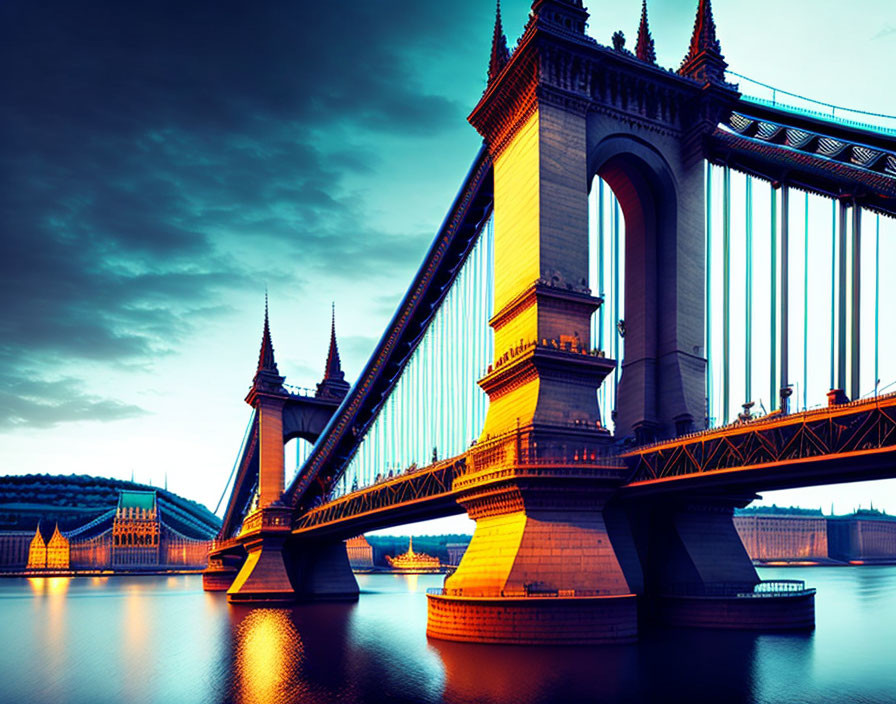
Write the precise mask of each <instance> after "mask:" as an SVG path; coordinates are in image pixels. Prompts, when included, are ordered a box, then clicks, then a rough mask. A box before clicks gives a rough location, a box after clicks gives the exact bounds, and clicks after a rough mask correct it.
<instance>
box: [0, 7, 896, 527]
mask: <svg viewBox="0 0 896 704" xmlns="http://www.w3.org/2000/svg"><path fill="white" fill-rule="evenodd" d="M588 4H589V5H590V7H589V9H590V11H591V22H590V30H589V31H590V32H591V34H592V35H593V36H595V38H597V40H598V41H600V42H602V43H605V44H609V39H610V36H611V35H612V33H613V32H614V31H615V30H616V29H620V28H621V29H622V30H623V31H624V32H625V34H626V36H627V37H628V39H629V45H630V46H631V45H632V44H633V42H634V37H635V33H636V28H637V23H638V19H639V14H640V2H638V0H614V1H613V2H610V1H609V0H603V1H601V0H591V2H590V3H588ZM696 4H697V2H696V0H653V1H652V2H650V4H649V13H650V21H651V28H652V30H653V35H654V38H655V40H656V48H657V55H658V60H659V63H660V64H662V65H664V66H667V67H677V66H678V65H679V63H680V61H681V58H682V57H683V55H684V53H685V51H686V48H687V42H688V39H689V36H690V31H691V27H692V25H693V17H694V10H695V8H696ZM528 6H529V1H528V0H506V1H505V2H504V7H503V15H504V21H505V29H506V31H507V33H508V35H509V38H510V41H511V45H512V44H513V43H514V42H515V40H516V38H517V37H518V36H519V33H520V31H521V30H522V27H523V24H524V23H525V20H526V14H527V11H528ZM714 11H715V16H716V22H717V25H718V28H719V37H720V40H721V42H722V49H723V52H724V54H725V56H726V58H727V60H728V62H729V64H730V66H731V68H732V69H733V70H735V71H737V72H739V73H742V74H746V75H748V76H750V77H752V78H755V79H757V80H760V81H764V82H766V83H771V84H774V85H776V86H778V87H780V88H783V89H789V90H794V91H797V92H801V93H803V94H805V95H809V96H812V97H815V98H817V99H819V100H825V101H828V102H832V103H836V104H841V105H850V106H853V107H858V108H864V109H867V110H872V111H877V112H884V113H889V114H896V92H894V91H893V90H892V88H893V86H892V76H891V75H890V73H891V71H890V67H891V66H892V57H893V55H894V52H896V6H894V5H893V3H892V2H891V0H860V1H859V2H853V3H842V2H840V1H839V0H788V1H787V2H786V3H782V2H780V0H777V1H775V2H772V1H771V0H751V2H750V3H744V2H740V1H739V0H716V2H715V3H714ZM493 15H494V6H493V3H492V2H491V0H454V1H453V2H450V3H449V2H431V1H425V2H403V1H398V0H378V1H377V0H374V1H373V2H370V1H368V2H356V1H355V0H345V1H342V2H319V3H314V4H312V3H309V2H304V1H298V2H286V1H283V0H281V1H279V2H258V3H245V2H229V1H227V0H216V1H215V2H195V1H194V2H152V3H150V2H133V3H130V2H128V3H120V2H79V1H77V0H50V1H49V2H34V1H33V0H4V2H3V3H0V64H2V65H3V66H4V71H3V74H2V76H0V87H2V90H0V161H2V166H0V300H2V308H0V472H4V473H25V472H49V473H66V474H67V473H92V474H99V475H106V476H115V477H121V478H128V477H130V475H131V472H132V471H133V472H134V473H135V475H136V478H137V479H138V480H139V481H152V482H154V483H156V484H161V483H162V482H163V481H164V477H165V475H166V474H167V477H168V485H169V487H170V488H171V489H172V490H174V491H177V492H179V493H181V494H183V495H185V496H188V497H190V498H194V499H197V500H199V501H202V502H203V503H206V504H208V505H210V506H211V507H212V508H214V505H215V503H216V502H217V500H218V497H219V495H220V492H221V490H222V489H223V485H224V482H225V480H226V478H227V476H228V474H229V472H230V468H231V465H232V463H233V460H234V456H235V454H236V452H237V450H238V447H239V442H240V439H241V437H242V433H243V430H244V427H245V424H246V422H247V420H248V416H249V412H250V411H249V407H248V406H246V405H245V404H244V403H243V401H242V398H243V396H244V395H245V392H246V390H247V386H248V384H249V383H250V381H251V377H252V374H253V371H254V365H255V361H256V357H257V350H258V341H259V337H260V331H261V315H262V306H263V298H264V288H265V285H267V287H268V289H269V291H270V296H271V324H272V331H273V337H274V345H275V349H276V353H277V359H278V363H279V365H280V370H281V372H282V373H285V374H286V375H287V377H288V381H289V382H290V383H293V384H297V385H306V386H312V385H313V384H314V383H315V382H316V381H318V380H319V378H320V376H321V374H322V371H323V363H324V358H325V354H326V344H327V336H328V332H329V308H330V301H335V303H336V314H337V329H338V332H339V339H340V347H341V351H342V358H343V362H344V367H345V369H346V373H347V377H348V378H349V380H351V381H353V380H354V379H355V377H356V375H357V373H358V372H359V371H360V369H361V368H362V366H363V364H364V362H365V361H366V359H367V356H368V355H369V353H370V351H371V349H372V347H373V345H374V343H375V342H376V340H377V339H378V338H379V335H380V334H381V333H382V331H383V328H384V327H385V325H386V323H387V322H388V320H389V318H390V317H391V315H392V313H393V312H394V308H395V306H396V305H397V303H398V301H399V298H400V297H401V295H402V294H403V292H404V290H405V288H406V287H407V285H408V283H409V282H410V279H411V276H412V275H413V273H414V271H415V270H416V268H417V266H418V265H419V263H420V261H421V260H422V257H423V254H424V252H425V250H426V248H427V246H428V244H429V242H430V240H431V239H432V237H433V235H434V234H435V231H436V229H437V227H438V225H439V223H440V222H441V220H442V218H443V216H444V214H445V211H446V210H447V208H448V206H449V205H450V202H451V199H452V198H453V196H454V194H455V192H456V190H457V187H458V186H459V185H460V181H461V179H462V178H463V176H464V174H465V173H466V170H467V168H468V166H469V164H470V161H471V160H472V158H473V156H474V154H475V152H476V150H477V148H478V145H479V141H480V140H479V137H478V135H477V134H476V132H475V131H474V130H473V128H472V127H470V126H469V125H468V124H467V123H466V120H465V117H466V115H467V113H468V112H469V110H470V109H471V108H472V107H473V105H474V104H475V103H476V101H477V99H478V97H479V96H480V94H481V92H482V90H483V88H484V87H485V72H486V67H487V63H488V52H489V43H490V38H491V32H492V23H493ZM889 381H892V380H884V383H888V382H889ZM766 499H767V501H772V500H776V501H777V502H778V503H782V502H783V503H788V504H789V503H801V504H803V505H806V506H819V505H823V506H825V508H826V509H827V508H828V507H829V506H830V504H831V502H832V501H834V502H835V503H836V508H837V510H838V511H846V510H848V509H851V508H852V507H853V506H855V505H857V504H859V503H864V504H865V505H867V503H868V501H869V500H870V499H873V500H874V502H875V506H881V507H883V508H886V509H887V510H888V511H891V512H893V513H896V480H894V481H888V482H878V483H875V484H866V485H852V486H849V487H826V488H817V489H810V490H801V491H799V492H786V493H784V494H783V495H782V494H779V495H777V496H776V495H774V494H767V495H766Z"/></svg>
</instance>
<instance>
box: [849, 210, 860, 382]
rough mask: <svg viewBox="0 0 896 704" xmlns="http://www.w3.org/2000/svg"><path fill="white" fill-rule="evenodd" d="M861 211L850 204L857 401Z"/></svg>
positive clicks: (852, 372)
mask: <svg viewBox="0 0 896 704" xmlns="http://www.w3.org/2000/svg"><path fill="white" fill-rule="evenodd" d="M861 267H862V209H861V208H860V207H859V205H858V203H853V204H852V282H851V283H852V301H851V302H852V319H851V320H850V323H851V325H850V338H851V339H850V350H849V356H850V374H849V388H850V392H849V396H850V398H852V399H857V398H859V396H861V395H862V392H861V390H860V388H859V381H860V379H859V361H860V360H859V353H860V348H859V344H860V337H859V334H860V331H861V308H860V305H861V295H862V273H861Z"/></svg>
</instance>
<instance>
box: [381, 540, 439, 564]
mask: <svg viewBox="0 0 896 704" xmlns="http://www.w3.org/2000/svg"><path fill="white" fill-rule="evenodd" d="M386 562H387V563H388V564H389V566H390V567H391V568H392V569H393V570H396V571H397V572H439V571H441V569H442V564H441V563H440V562H439V558H437V557H433V556H432V555H426V554H424V553H422V552H414V539H413V538H409V539H408V551H407V552H406V553H402V554H401V555H396V556H395V557H392V556H390V555H386Z"/></svg>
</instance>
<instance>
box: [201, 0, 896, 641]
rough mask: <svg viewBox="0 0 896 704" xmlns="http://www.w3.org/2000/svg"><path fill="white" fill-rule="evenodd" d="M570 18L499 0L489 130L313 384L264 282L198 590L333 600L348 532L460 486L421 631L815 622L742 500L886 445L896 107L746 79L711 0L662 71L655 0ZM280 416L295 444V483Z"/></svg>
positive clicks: (882, 453) (467, 634)
mask: <svg viewBox="0 0 896 704" xmlns="http://www.w3.org/2000/svg"><path fill="white" fill-rule="evenodd" d="M587 19H588V12H587V10H586V8H585V7H584V6H583V4H582V2H581V0H535V2H533V4H532V11H531V13H530V17H529V21H528V23H527V25H526V27H525V28H524V31H523V34H522V36H521V38H520V40H519V42H518V43H517V45H516V47H515V48H514V50H513V51H512V52H511V51H510V50H509V49H508V46H507V42H506V39H505V36H504V31H503V27H502V24H501V17H500V11H499V13H498V15H497V18H496V23H495V29H494V38H493V44H492V51H491V59H490V62H489V68H488V85H487V88H486V90H485V92H484V94H483V96H482V98H481V100H480V101H479V103H478V104H477V105H476V106H475V107H474V108H473V111H472V112H471V114H470V116H469V121H470V123H471V124H472V125H473V127H474V128H475V129H476V130H477V131H478V132H479V133H480V134H481V135H482V137H483V140H484V144H483V147H482V149H481V150H480V152H479V153H478V154H477V155H476V156H475V158H474V160H473V163H472V166H471V168H470V171H469V173H468V175H467V177H466V178H465V180H464V182H463V184H462V185H461V187H460V190H459V192H458V195H457V197H456V199H455V201H454V202H453V203H452V205H451V207H450V209H449V211H448V214H447V216H446V217H445V220H444V222H443V224H442V226H441V228H440V229H439V231H438V233H437V235H436V237H435V240H434V241H433V244H432V246H431V247H430V249H429V251H428V253H427V254H426V257H425V259H424V261H423V262H422V264H421V266H420V269H419V271H418V272H417V274H416V275H415V277H414V279H413V281H412V282H411V284H410V286H409V288H408V290H407V293H406V295H405V296H404V298H403V300H402V301H401V303H400V305H399V307H398V310H397V311H396V313H395V315H394V317H393V318H392V320H391V322H390V323H389V325H388V326H387V328H386V330H385V332H384V333H383V336H382V338H381V340H380V342H379V343H378V345H377V346H376V349H375V350H374V352H373V354H372V356H371V358H370V360H369V361H368V363H367V365H366V366H365V368H364V369H363V371H362V372H361V374H360V376H359V378H358V380H357V381H356V382H355V383H354V385H352V386H349V384H348V383H346V382H345V380H344V375H343V373H342V370H341V366H340V362H339V353H338V348H337V341H336V334H335V322H334V327H333V330H332V331H331V342H330V350H329V355H328V359H327V364H326V373H325V375H324V379H323V381H322V382H321V383H320V384H318V386H317V389H316V390H315V391H313V392H307V391H306V392H302V391H297V390H295V389H293V388H291V387H288V386H287V385H285V378H284V377H283V376H281V375H280V372H279V370H278V367H277V364H276V361H275V357H274V347H273V342H272V335H271V327H270V324H269V320H268V315H267V308H266V310H265V321H264V330H263V335H262V344H261V351H260V354H259V360H258V367H257V371H256V375H255V378H254V380H253V384H252V387H251V389H250V391H249V394H248V396H247V397H246V401H247V402H248V403H249V404H250V405H251V406H252V408H253V409H254V414H253V416H252V420H251V422H250V425H249V428H248V430H247V433H246V436H245V438H244V442H243V445H242V448H241V451H240V454H239V457H238V460H237V463H236V465H235V467H234V473H233V477H232V479H233V485H232V489H231V492H230V497H229V501H228V504H227V508H226V512H225V517H224V522H223V527H222V529H221V533H220V535H219V539H218V540H217V541H216V543H215V546H214V548H213V550H212V552H211V553H210V560H209V568H208V570H207V571H206V573H205V575H204V584H205V587H206V589H209V590H226V591H227V595H228V599H229V600H230V601H231V602H234V603H248V604H270V603H278V602H279V603H282V602H292V601H295V600H313V599H355V598H357V597H358V587H357V583H356V581H355V579H354V576H353V575H352V572H351V570H350V567H349V564H348V559H347V556H346V551H345V547H344V545H343V543H342V541H343V540H344V539H345V538H347V537H351V536H354V535H357V534H359V533H362V532H364V531H368V530H373V529H377V528H383V527H387V526H395V525H400V524H403V523H409V522H412V521H418V520H422V519H428V518H436V517H441V516H448V515H452V514H458V513H466V514H467V515H469V516H470V517H471V518H473V519H474V520H475V521H476V529H475V532H474V535H473V539H472V542H471V543H470V546H469V549H468V550H467V552H466V554H465V556H464V558H463V560H462V562H461V564H460V566H459V568H458V569H457V571H456V572H455V573H454V574H453V575H451V576H450V577H448V578H447V579H446V580H445V585H444V588H442V589H439V590H435V592H434V593H431V594H429V595H428V604H429V606H428V608H429V614H428V633H429V635H430V636H432V637H437V638H444V639H451V640H466V641H478V642H510V643H594V642H625V641H629V640H632V639H634V638H636V637H637V633H638V628H639V623H644V622H646V621H648V620H657V621H660V622H665V623H670V624H677V625H688V626H702V627H710V628H768V629H794V628H812V627H814V590H812V589H807V588H805V587H804V586H803V585H797V586H794V585H792V584H769V583H763V582H760V580H759V578H758V576H757V573H756V571H755V569H754V568H753V566H752V564H751V562H750V560H749V558H748V556H747V554H746V552H745V550H744V548H743V545H742V544H741V542H740V539H739V538H738V536H737V533H736V532H735V530H734V526H733V522H732V515H733V511H734V509H735V508H736V507H739V506H745V505H746V504H747V503H749V502H750V501H751V500H753V499H754V498H755V496H756V492H757V491H762V490H769V489H780V488H792V487H800V486H809V485H815V484H823V483H836V482H844V481H857V480H865V479H876V478H883V477H893V476H896V460H894V453H896V395H894V394H889V395H887V394H884V393H883V391H886V390H887V389H885V388H882V387H881V386H880V381H879V380H880V379H881V377H882V375H883V374H884V373H886V371H887V370H886V369H885V368H884V366H885V365H886V364H888V363H889V362H888V361H887V360H888V359H889V358H888V356H887V355H886V354H884V355H881V336H880V301H881V297H882V294H881V289H882V287H883V288H884V300H886V291H887V290H888V289H887V288H886V287H887V286H888V285H889V284H888V283H887V282H886V281H883V282H882V281H881V268H882V267H881V262H886V261H887V256H888V253H894V250H893V246H892V244H891V243H890V242H889V241H888V240H887V238H886V234H887V232H893V227H892V223H893V218H894V215H896V130H894V129H893V127H896V121H894V124H892V125H889V126H888V125H887V124H885V121H884V120H883V119H882V116H875V115H870V114H858V113H855V112H854V111H848V110H847V109H845V108H836V107H835V106H830V105H823V104H812V103H805V101H803V104H801V105H800V104H797V103H798V102H799V101H797V100H788V97H790V98H796V97H797V96H793V95H790V96H788V95H787V94H783V93H780V92H777V93H775V94H774V95H773V96H772V99H771V100H769V99H761V98H757V97H750V95H749V94H748V92H747V91H746V89H743V90H742V88H741V83H739V82H738V78H739V79H741V81H742V82H744V83H747V81H746V80H745V79H744V78H743V77H738V76H737V74H733V73H731V72H729V71H728V67H727V64H726V62H725V59H724V56H723V54H722V48H721V44H720V42H719V39H718V37H717V35H716V27H715V23H714V21H713V17H712V9H711V6H710V2H709V0H699V4H698V8H697V16H696V20H695V23H694V31H693V36H692V38H691V42H690V46H689V47H688V49H687V52H686V55H685V59H684V61H683V62H682V64H681V66H680V67H679V68H678V70H677V71H669V70H666V69H664V68H662V67H660V66H658V65H657V64H656V58H655V51H654V48H653V39H652V37H651V34H650V29H649V24H648V18H647V8H646V4H644V5H643V6H642V14H641V23H640V27H639V31H638V38H637V43H636V46H635V49H634V51H629V50H627V49H626V48H625V45H624V40H622V39H621V37H614V41H613V46H611V47H608V46H603V45H601V44H599V43H597V42H596V41H595V40H593V39H592V38H590V37H589V36H588V35H587V34H586V33H585V23H586V21H587ZM879 118H881V119H879ZM882 232H883V234H884V238H883V240H882V239H881V233H882ZM891 261H892V260H891ZM884 270H885V271H886V270H887V269H886V267H884ZM758 282H763V285H762V286H759V284H758ZM886 342H887V340H886V339H885V340H884V344H885V345H886ZM884 351H885V352H886V350H884ZM882 365H884V366H882ZM882 370H883V371H882ZM891 371H894V372H896V370H891ZM757 406H758V407H757ZM760 409H761V412H760ZM296 437H301V438H303V439H305V440H307V441H309V442H311V443H313V447H312V449H311V451H310V453H309V454H308V456H307V458H305V459H304V461H303V462H302V463H301V464H300V466H299V467H298V468H297V470H296V473H295V475H294V476H293V477H292V479H291V480H290V481H289V483H287V482H286V480H285V466H284V443H285V442H287V441H288V440H290V439H292V438H296Z"/></svg>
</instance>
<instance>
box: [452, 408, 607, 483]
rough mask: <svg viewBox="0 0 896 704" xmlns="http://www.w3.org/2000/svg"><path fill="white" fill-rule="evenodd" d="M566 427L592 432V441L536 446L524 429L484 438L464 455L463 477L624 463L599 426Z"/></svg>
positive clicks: (578, 424) (578, 423)
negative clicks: (487, 471)
mask: <svg viewBox="0 0 896 704" xmlns="http://www.w3.org/2000/svg"><path fill="white" fill-rule="evenodd" d="M569 427H571V428H575V429H577V430H580V431H583V430H591V431H593V435H594V437H593V438H591V439H588V440H582V441H581V442H578V443H572V442H570V443H568V444H552V445H551V446H548V447H545V446H544V445H542V446H539V445H538V443H537V441H535V440H533V439H532V435H531V433H530V432H529V431H528V430H527V429H526V428H517V429H516V430H513V431H511V432H509V433H504V434H502V435H498V436H495V437H493V438H486V439H485V440H484V441H482V442H477V443H474V444H473V445H471V446H470V449H469V450H467V453H466V459H467V461H466V467H465V469H464V471H463V472H462V473H463V474H472V473H474V472H476V471H479V470H481V469H484V468H488V469H494V468H501V467H558V466H568V465H576V466H582V467H586V466H590V467H600V468H607V469H610V468H620V467H623V466H624V461H623V460H622V459H620V458H619V456H618V455H617V450H616V448H615V447H614V446H612V445H610V444H609V443H608V442H607V441H608V439H609V433H607V434H606V435H605V434H604V432H603V431H602V429H601V428H600V426H595V427H593V428H592V427H591V426H590V424H587V423H585V422H584V421H576V420H573V421H570V423H569Z"/></svg>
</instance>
